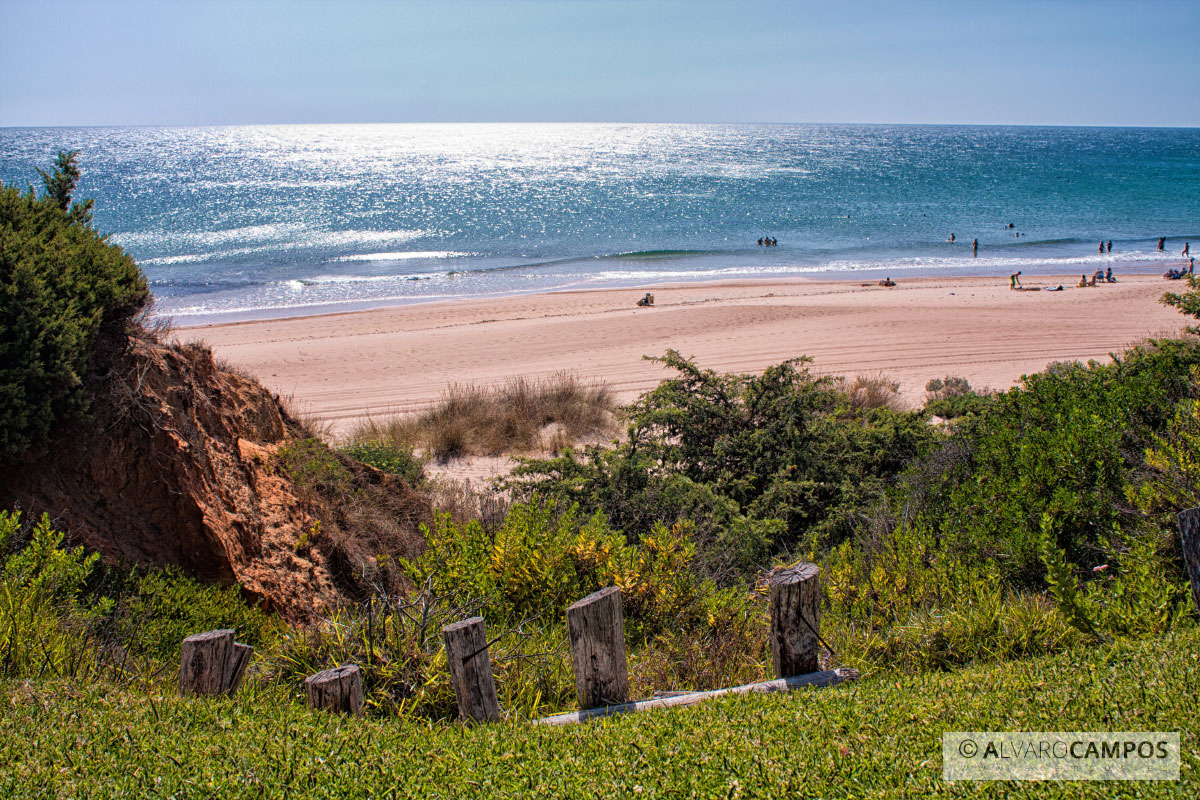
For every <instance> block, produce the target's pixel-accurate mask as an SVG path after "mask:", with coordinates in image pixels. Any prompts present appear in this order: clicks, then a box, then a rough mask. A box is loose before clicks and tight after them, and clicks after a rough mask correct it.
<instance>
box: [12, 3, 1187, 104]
mask: <svg viewBox="0 0 1200 800" xmlns="http://www.w3.org/2000/svg"><path fill="white" fill-rule="evenodd" d="M406 121H450V122H455V121H613V122H627V121H632V122H640V121H646V122H651V121H664V122H676V121H678V122H925V123H1003V124H1078V125H1184V126H1200V0H1111V1H1109V0H1050V1H1049V2H1046V1H1044V0H1043V1H1040V2H1033V1H1032V0H1029V1H1027V0H1007V1H1005V2H1000V1H999V0H997V1H996V2H984V1H983V0H978V1H977V0H953V1H950V0H930V1H929V2H921V0H877V1H876V2H868V1H866V0H861V1H860V0H844V1H843V2H835V1H834V0H827V2H808V1H807V0H784V1H779V2H775V1H773V0H727V1H726V2H708V1H707V0H681V1H680V2H674V1H673V0H641V2H633V0H516V1H501V0H439V1H438V2H424V1H423V0H411V1H410V2H400V1H397V2H384V0H340V1H338V2H334V1H333V0H330V1H329V2H305V0H288V1H287V2H267V1H266V0H263V1H259V0H146V1H140V0H87V2H79V1H75V2H72V1H70V0H0V125H3V126H21V125H103V124H207V123H291V122H406Z"/></svg>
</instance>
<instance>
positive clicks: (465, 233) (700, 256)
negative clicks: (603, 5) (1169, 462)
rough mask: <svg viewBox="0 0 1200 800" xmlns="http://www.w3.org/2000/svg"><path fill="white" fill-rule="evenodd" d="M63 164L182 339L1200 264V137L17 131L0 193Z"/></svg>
mask: <svg viewBox="0 0 1200 800" xmlns="http://www.w3.org/2000/svg"><path fill="white" fill-rule="evenodd" d="M60 149H78V150H80V151H82V154H81V156H80V166H81V169H82V172H83V177H82V179H81V182H80V186H79V188H78V191H77V196H78V197H92V198H95V201H96V206H95V224H96V227H97V228H98V229H99V230H101V231H103V232H106V233H109V234H111V241H112V242H114V243H116V244H118V245H120V246H122V247H124V248H125V249H126V250H127V251H128V252H129V253H130V254H131V255H132V256H133V257H134V258H135V259H136V260H137V261H138V263H139V264H140V265H141V266H142V268H143V270H144V271H145V273H146V275H147V276H148V278H149V280H150V283H151V286H152V290H153V292H154V295H155V298H156V306H155V308H156V312H157V313H159V314H162V315H167V316H171V317H173V318H175V319H176V321H177V322H179V323H180V324H190V323H200V322H211V321H220V320H231V319H251V318H272V317H282V316H293V315H305V314H317V313H326V312H331V311H343V310H352V309H361V308H370V307H376V306H384V305H397V304H403V303H410V302H420V301H429V300H440V299H446V298H456V297H474V296H484V295H504V294H517V293H527V292H534V291H548V290H556V289H586V288H599V287H610V286H639V285H645V284H654V283H664V282H682V281H694V280H713V279H731V278H754V277H780V276H795V277H811V278H822V279H837V280H869V281H874V280H878V279H879V278H881V277H885V276H890V277H892V278H895V279H903V278H905V277H911V276H924V275H951V274H953V275H996V276H1007V275H1008V274H1009V273H1010V272H1012V271H1013V270H1015V269H1021V270H1022V271H1024V272H1025V273H1027V274H1032V275H1038V274H1042V275H1046V274H1063V275H1074V274H1077V273H1088V274H1090V273H1091V272H1093V271H1094V270H1095V269H1096V268H1098V267H1104V268H1106V267H1108V266H1110V265H1111V266H1114V268H1115V269H1116V270H1117V273H1118V275H1119V274H1120V273H1121V272H1122V271H1125V272H1129V271H1137V272H1154V273H1158V272H1162V271H1163V270H1164V269H1165V268H1166V267H1167V266H1178V265H1179V264H1180V263H1181V259H1180V257H1179V253H1180V250H1181V249H1182V247H1183V243H1184V242H1185V241H1189V240H1190V241H1191V242H1192V244H1193V247H1200V129H1183V128H1054V127H984V126H913V125H643V124H637V125H634V124H629V125H624V124H606V125H595V124H445V125H434V124H396V125H315V126H304V125H293V126H234V127H131V128H120V127H104V128H2V129H0V181H3V182H4V183H6V184H12V183H16V184H17V185H19V186H22V187H24V186H25V185H26V184H28V183H34V184H37V185H40V184H39V181H38V176H37V173H36V171H35V167H38V166H41V167H43V168H48V166H49V165H50V162H51V161H52V159H53V157H54V154H55V153H56V152H57V151H58V150H60ZM1010 225H1011V226H1012V227H1009V226H1010ZM951 234H954V237H955V241H954V242H953V243H951V242H948V241H947V239H948V238H949V237H950V235H951ZM764 236H765V237H771V238H773V239H774V240H776V241H777V242H778V244H777V245H776V246H774V247H765V246H760V245H758V244H757V241H758V239H759V238H760V237H764ZM1159 237H1166V243H1165V249H1164V252H1158V250H1157V243H1158V239H1159ZM976 239H977V240H978V242H979V250H978V255H977V256H974V255H973V254H972V241H973V240H976ZM1102 240H1103V241H1105V242H1107V241H1109V240H1111V241H1112V242H1113V247H1112V252H1111V253H1110V252H1107V250H1106V251H1105V252H1104V253H1100V252H1098V244H1099V242H1100V241H1102Z"/></svg>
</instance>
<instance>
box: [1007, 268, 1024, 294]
mask: <svg viewBox="0 0 1200 800" xmlns="http://www.w3.org/2000/svg"><path fill="white" fill-rule="evenodd" d="M1008 288H1009V291H1012V290H1013V289H1020V288H1022V287H1021V270H1017V271H1016V272H1014V273H1013V274H1012V275H1009V276H1008Z"/></svg>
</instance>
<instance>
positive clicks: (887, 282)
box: [879, 277, 896, 286]
mask: <svg viewBox="0 0 1200 800" xmlns="http://www.w3.org/2000/svg"><path fill="white" fill-rule="evenodd" d="M879 285H880V286H895V285H896V282H895V281H894V280H892V279H891V278H890V277H887V278H884V279H883V280H881V281H880V282H879Z"/></svg>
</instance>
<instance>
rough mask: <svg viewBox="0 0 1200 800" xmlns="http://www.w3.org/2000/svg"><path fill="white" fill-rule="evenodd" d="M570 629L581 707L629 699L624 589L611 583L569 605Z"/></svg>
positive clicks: (568, 628)
mask: <svg viewBox="0 0 1200 800" xmlns="http://www.w3.org/2000/svg"><path fill="white" fill-rule="evenodd" d="M567 632H568V634H569V635H570V638H571V658H572V660H573V661H574V662H575V691H576V693H577V694H578V695H579V707H580V708H581V709H588V708H597V707H599V706H612V705H618V704H620V703H626V702H628V701H629V675H628V672H627V671H626V666H625V618H624V616H623V615H622V613H621V590H620V589H618V588H617V587H616V586H609V587H608V588H606V589H601V590H600V591H598V592H593V593H592V594H589V595H588V596H587V597H585V598H583V599H582V600H578V601H576V602H575V603H572V604H571V605H570V606H569V607H568V608H567Z"/></svg>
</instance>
